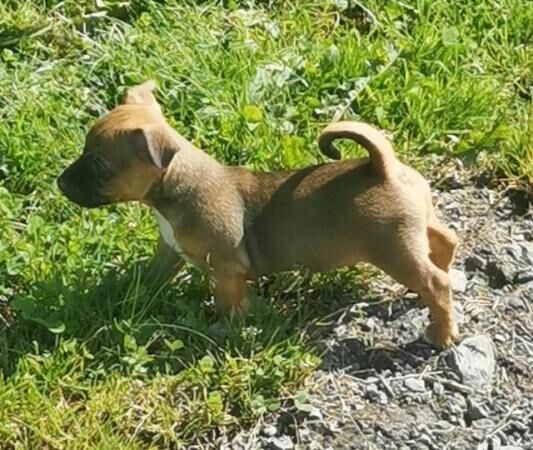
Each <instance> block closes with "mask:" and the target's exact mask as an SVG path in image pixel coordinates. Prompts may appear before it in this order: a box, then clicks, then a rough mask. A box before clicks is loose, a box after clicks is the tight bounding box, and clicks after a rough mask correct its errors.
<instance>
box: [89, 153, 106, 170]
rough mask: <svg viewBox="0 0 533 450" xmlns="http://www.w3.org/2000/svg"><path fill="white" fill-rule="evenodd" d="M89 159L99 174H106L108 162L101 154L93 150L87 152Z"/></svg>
mask: <svg viewBox="0 0 533 450" xmlns="http://www.w3.org/2000/svg"><path fill="white" fill-rule="evenodd" d="M89 161H90V164H91V166H92V167H93V168H94V170H95V171H96V172H98V173H100V174H108V173H109V171H110V164H109V162H108V161H107V159H106V158H104V157H103V156H102V155H100V154H98V153H96V152H93V153H90V154H89Z"/></svg>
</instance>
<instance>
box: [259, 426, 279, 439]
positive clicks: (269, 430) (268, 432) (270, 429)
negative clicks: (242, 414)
mask: <svg viewBox="0 0 533 450" xmlns="http://www.w3.org/2000/svg"><path fill="white" fill-rule="evenodd" d="M277 432H278V429H277V428H276V426H275V425H272V424H267V425H265V426H264V427H263V430H262V434H263V435H265V436H275V435H276V434H277Z"/></svg>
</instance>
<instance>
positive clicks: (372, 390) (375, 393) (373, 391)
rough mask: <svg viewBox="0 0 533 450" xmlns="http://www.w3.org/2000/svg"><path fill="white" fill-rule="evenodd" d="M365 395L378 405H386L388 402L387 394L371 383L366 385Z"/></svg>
mask: <svg viewBox="0 0 533 450" xmlns="http://www.w3.org/2000/svg"><path fill="white" fill-rule="evenodd" d="M365 396H366V397H367V398H368V399H369V400H372V401H374V402H376V403H379V404H380V405H386V404H387V402H388V398H387V394H385V392H383V391H380V390H379V389H378V387H377V386H376V385H375V384H373V383H370V384H368V385H367V386H366V388H365Z"/></svg>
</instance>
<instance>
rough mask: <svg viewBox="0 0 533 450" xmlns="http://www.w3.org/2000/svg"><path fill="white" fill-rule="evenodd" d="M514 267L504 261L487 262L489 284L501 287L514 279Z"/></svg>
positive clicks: (496, 287)
mask: <svg viewBox="0 0 533 450" xmlns="http://www.w3.org/2000/svg"><path fill="white" fill-rule="evenodd" d="M511 272H512V267H510V266H509V265H507V264H506V263H505V262H503V261H490V262H489V263H488V264H487V275H488V277H489V286H490V287H491V288H494V289H501V288H502V287H504V286H505V285H507V284H510V283H511V282H512V280H513V275H512V273H511Z"/></svg>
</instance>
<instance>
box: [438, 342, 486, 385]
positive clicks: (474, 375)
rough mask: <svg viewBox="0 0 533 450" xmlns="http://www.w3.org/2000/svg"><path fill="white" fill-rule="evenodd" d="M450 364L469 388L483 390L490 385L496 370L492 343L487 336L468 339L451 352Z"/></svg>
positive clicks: (449, 356) (449, 355)
mask: <svg viewBox="0 0 533 450" xmlns="http://www.w3.org/2000/svg"><path fill="white" fill-rule="evenodd" d="M448 364H449V366H450V368H451V369H452V370H453V371H454V372H455V373H456V374H457V375H458V376H459V378H460V379H461V381H462V382H463V383H464V384H465V385H467V386H470V387H472V388H482V387H484V386H486V385H488V384H490V383H491V382H492V379H493V377H494V371H495V368H496V360H495V357H494V346H493V344H492V341H491V340H490V339H489V338H488V337H487V336H473V337H469V338H466V339H465V340H464V341H463V342H461V344H459V345H458V346H457V347H456V348H454V349H452V350H451V351H450V353H449V354H448Z"/></svg>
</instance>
